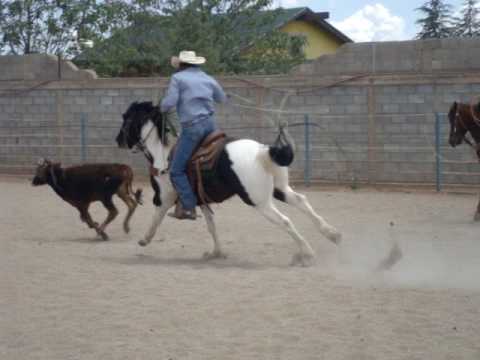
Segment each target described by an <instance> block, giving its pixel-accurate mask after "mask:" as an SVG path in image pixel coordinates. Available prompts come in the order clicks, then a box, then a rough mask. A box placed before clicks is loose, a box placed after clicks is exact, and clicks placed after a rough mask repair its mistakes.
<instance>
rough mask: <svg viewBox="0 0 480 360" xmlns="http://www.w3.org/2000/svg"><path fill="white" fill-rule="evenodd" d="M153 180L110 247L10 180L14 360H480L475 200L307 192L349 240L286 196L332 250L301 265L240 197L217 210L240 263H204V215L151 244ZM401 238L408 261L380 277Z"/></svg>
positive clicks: (45, 192)
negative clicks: (147, 234) (334, 238)
mask: <svg viewBox="0 0 480 360" xmlns="http://www.w3.org/2000/svg"><path fill="white" fill-rule="evenodd" d="M142 185H143V187H144V188H145V193H146V194H145V195H146V196H145V198H146V199H145V203H146V204H145V205H144V206H143V207H140V208H139V209H138V211H137V213H136V214H135V215H134V218H133V221H132V232H131V233H130V234H128V235H126V234H124V233H123V232H122V227H121V221H120V218H119V219H117V220H116V221H115V222H114V223H113V224H112V225H111V227H110V228H109V231H108V232H109V234H110V236H111V238H112V240H111V241H109V242H103V241H99V240H98V239H95V237H94V234H93V233H92V231H91V230H90V229H88V228H87V227H86V226H85V225H84V224H82V223H81V222H80V220H79V217H78V215H77V212H76V210H75V209H73V208H72V207H71V206H69V205H68V204H66V203H64V202H63V201H61V199H59V198H58V197H57V196H56V195H55V194H54V193H53V192H52V190H51V189H49V188H47V187H41V188H33V187H31V186H30V185H29V183H28V182H27V180H23V181H20V180H1V181H0V188H1V190H2V191H1V194H2V195H1V196H2V200H1V202H0V224H1V228H0V237H1V239H0V359H3V360H13V359H15V360H20V359H21V360H23V359H25V360H27V359H28V360H34V359H48V360H56V359H59V360H65V359H102V360H109V359H112V360H113V359H114V360H118V359H126V360H131V359H142V360H143V359H146V360H149V359H152V360H153V359H155V360H156V359H165V360H168V359H172V360H177V359H292V360H293V359H328V360H336V359H352V360H354V359H355V360H362V359H366V360H367V359H368V360H371V359H419V360H420V359H421V360H425V359H436V360H437V359H455V360H457V359H472V360H478V359H480V224H479V223H474V222H473V221H472V216H473V209H474V207H475V205H476V197H475V196H474V195H445V194H441V195H437V194H432V193H405V192H376V191H372V190H359V191H355V192H353V191H350V190H348V191H347V190H337V191H332V190H328V191H325V190H324V191H321V190H320V191H312V190H310V191H306V192H305V193H306V194H307V195H308V197H309V199H310V200H311V202H312V204H313V205H314V207H315V208H316V209H317V210H318V212H319V213H320V214H322V215H323V216H324V217H325V218H326V219H327V220H328V221H329V222H330V223H331V224H332V225H334V226H336V227H337V228H338V229H339V230H340V231H341V232H342V233H343V237H344V239H343V242H342V243H341V245H340V246H339V247H336V246H335V245H334V244H332V243H330V242H329V241H328V240H326V239H324V238H322V237H321V236H320V235H319V234H318V233H317V232H316V230H315V228H314V226H313V224H312V223H311V222H310V221H309V220H308V219H306V218H304V217H303V216H302V215H301V214H300V213H298V212H297V211H296V210H295V209H288V208H287V207H286V206H283V205H281V206H280V208H281V209H282V211H284V212H285V213H286V214H288V216H290V217H291V219H292V220H293V221H294V223H295V224H296V226H297V228H298V229H299V231H300V232H301V233H302V234H303V235H304V236H305V237H306V238H307V239H308V240H309V242H310V243H311V245H312V247H313V248H314V249H315V252H316V254H317V262H316V264H315V265H314V266H312V267H309V268H302V267H293V266H290V260H291V258H292V255H293V254H294V253H295V251H296V247H295V244H294V242H293V241H292V240H291V239H290V238H289V236H288V235H287V234H285V233H284V232H282V231H281V230H280V229H278V228H276V227H274V226H273V225H271V224H269V223H267V222H266V221H265V220H264V219H263V218H261V217H259V216H258V214H257V213H256V211H255V210H254V209H252V208H249V207H247V206H244V205H243V204H241V203H240V201H238V200H232V201H230V202H227V203H225V204H223V205H221V206H216V207H215V208H214V210H215V211H216V220H217V225H218V231H219V234H220V237H221V239H222V241H223V243H224V247H225V250H226V251H227V253H228V255H229V256H228V258H226V259H220V260H214V261H204V260H202V254H203V252H205V251H207V250H211V248H212V243H211V240H210V237H209V234H208V232H207V229H206V226H205V224H204V221H203V219H201V220H200V221H197V222H175V221H174V220H172V219H167V220H166V221H165V223H164V224H163V226H162V227H161V228H160V230H159V232H158V234H157V236H156V237H155V239H154V241H153V242H152V243H151V244H150V245H149V246H148V247H146V248H141V247H139V246H138V245H137V240H139V239H140V238H141V236H142V235H143V233H144V231H146V228H147V225H148V223H149V222H150V218H151V216H152V213H153V211H152V210H153V205H152V204H151V195H152V193H151V191H150V189H149V187H148V185H146V184H142ZM115 202H116V204H117V205H118V207H119V209H120V210H121V214H120V216H121V217H123V216H124V214H125V207H124V205H123V204H122V203H121V202H120V200H119V199H117V200H116V201H115ZM93 215H94V218H95V219H97V221H99V220H100V219H101V220H103V217H104V216H105V211H104V210H103V209H102V208H101V207H100V206H99V205H96V206H94V208H93ZM395 243H396V244H398V246H399V247H400V249H401V250H402V253H403V257H402V259H401V260H400V261H399V262H398V263H396V264H395V265H394V266H393V267H392V268H391V269H389V270H382V271H378V270H377V266H378V264H379V263H381V262H382V260H384V259H385V257H386V256H388V253H389V251H390V249H391V248H392V246H393V245H394V244H395Z"/></svg>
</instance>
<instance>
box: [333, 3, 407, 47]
mask: <svg viewBox="0 0 480 360" xmlns="http://www.w3.org/2000/svg"><path fill="white" fill-rule="evenodd" d="M332 25H333V26H335V27H336V28H338V29H339V30H340V31H342V32H344V33H345V34H346V35H347V36H349V37H350V38H351V39H352V40H354V41H358V42H362V41H389V40H405V39H407V38H408V36H407V34H406V33H405V20H404V19H403V18H401V17H399V16H395V15H393V14H392V13H390V10H388V9H387V8H386V7H385V6H384V5H382V4H380V3H376V4H372V5H365V6H364V7H363V8H362V9H361V10H359V11H357V12H356V13H354V14H353V15H352V16H350V17H348V18H346V19H344V20H342V21H338V22H336V21H332Z"/></svg>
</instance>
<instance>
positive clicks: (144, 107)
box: [127, 101, 170, 145]
mask: <svg viewBox="0 0 480 360" xmlns="http://www.w3.org/2000/svg"><path fill="white" fill-rule="evenodd" d="M131 113H145V114H148V115H149V116H148V118H149V119H150V120H151V121H152V122H153V124H154V125H155V127H156V128H157V134H158V137H159V138H160V139H161V141H162V142H163V141H164V140H165V144H164V145H168V132H169V131H170V130H169V129H168V128H166V127H165V124H164V123H163V121H164V119H163V115H162V113H161V111H160V108H159V107H158V105H157V106H154V105H153V103H152V102H151V101H142V102H137V101H135V102H134V103H132V104H131V105H130V106H129V108H128V110H127V114H131ZM164 129H165V130H166V133H165V136H164V134H163V130H164Z"/></svg>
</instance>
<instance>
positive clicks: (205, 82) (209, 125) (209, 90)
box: [160, 51, 226, 220]
mask: <svg viewBox="0 0 480 360" xmlns="http://www.w3.org/2000/svg"><path fill="white" fill-rule="evenodd" d="M205 61H206V60H205V58H204V57H200V56H196V54H195V52H194V51H182V52H180V54H179V56H178V57H177V56H174V57H172V59H171V64H172V66H173V67H175V68H177V69H178V71H177V72H176V73H175V74H174V75H173V76H172V78H171V80H170V84H169V86H168V89H167V93H166V95H165V97H164V98H163V100H162V101H161V104H160V108H161V111H162V112H163V113H167V114H168V113H171V112H172V110H173V109H174V108H176V111H177V114H178V116H179V118H180V125H181V128H182V131H181V134H180V138H179V139H178V142H177V146H176V151H175V153H174V155H173V158H172V161H171V164H170V179H171V181H172V183H173V185H174V187H175V190H176V191H177V193H178V195H179V198H180V199H179V205H181V206H180V207H179V208H178V209H177V211H175V213H174V214H173V216H174V217H176V218H178V219H190V220H195V218H196V213H195V207H196V205H197V198H196V196H195V194H194V192H193V191H192V188H191V186H190V183H189V181H188V178H187V174H186V168H187V163H188V161H189V159H190V157H191V156H192V154H193V152H194V150H195V149H196V148H197V147H198V145H199V144H200V142H201V141H202V140H203V139H204V138H205V137H206V136H207V135H209V134H210V133H212V132H213V131H214V130H215V129H216V128H217V124H216V121H215V117H214V114H215V107H214V102H217V103H222V102H224V101H225V99H226V96H225V93H224V91H223V89H222V87H221V86H220V85H219V84H218V82H217V81H216V80H215V79H213V78H212V77H211V76H209V75H207V74H206V73H205V72H204V71H202V69H200V67H199V65H202V64H204V63H205Z"/></svg>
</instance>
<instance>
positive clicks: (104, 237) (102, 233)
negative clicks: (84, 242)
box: [99, 231, 110, 241]
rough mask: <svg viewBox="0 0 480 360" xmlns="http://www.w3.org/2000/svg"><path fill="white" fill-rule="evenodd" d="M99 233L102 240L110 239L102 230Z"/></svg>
mask: <svg viewBox="0 0 480 360" xmlns="http://www.w3.org/2000/svg"><path fill="white" fill-rule="evenodd" d="M99 235H100V237H101V238H102V240H104V241H107V240H110V238H109V237H108V235H107V234H106V233H104V232H103V231H102V232H101V233H100V234H99Z"/></svg>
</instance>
